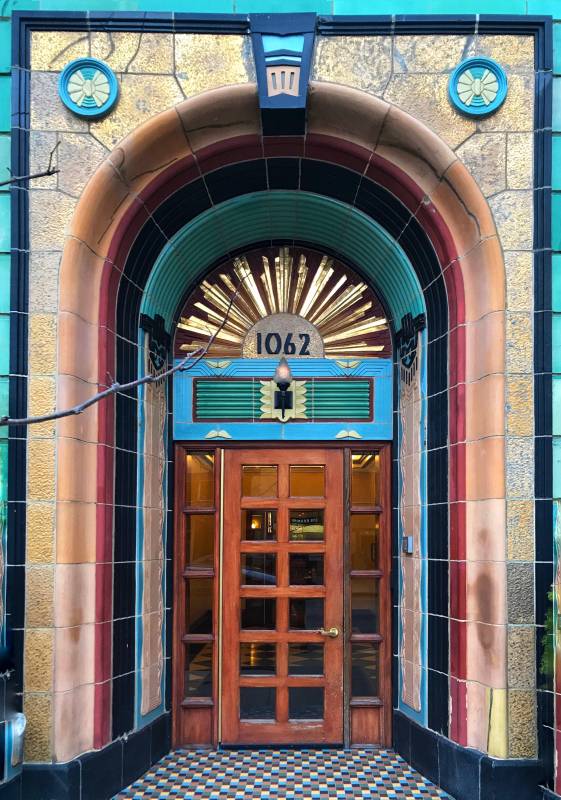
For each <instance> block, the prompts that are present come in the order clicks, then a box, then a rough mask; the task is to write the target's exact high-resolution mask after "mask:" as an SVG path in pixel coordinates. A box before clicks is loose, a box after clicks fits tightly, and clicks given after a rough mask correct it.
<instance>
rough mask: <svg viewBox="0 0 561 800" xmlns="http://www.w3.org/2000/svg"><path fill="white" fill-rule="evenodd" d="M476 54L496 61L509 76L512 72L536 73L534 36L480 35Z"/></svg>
mask: <svg viewBox="0 0 561 800" xmlns="http://www.w3.org/2000/svg"><path fill="white" fill-rule="evenodd" d="M475 54H476V55H478V56H487V57H488V58H492V59H494V60H495V61H497V62H498V63H499V64H500V65H501V67H502V68H503V69H504V70H506V71H507V72H508V73H509V74H510V73H511V72H530V73H533V72H534V37H533V36H502V35H500V36H492V35H489V34H483V35H479V36H478V37H477V44H476V47H475Z"/></svg>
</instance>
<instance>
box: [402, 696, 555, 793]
mask: <svg viewBox="0 0 561 800" xmlns="http://www.w3.org/2000/svg"><path fill="white" fill-rule="evenodd" d="M394 748H395V749H396V750H397V752H398V753H399V754H400V755H401V756H402V757H403V758H404V759H405V760H406V761H408V762H409V763H411V765H412V766H413V767H414V768H415V769H417V770H418V771H419V772H421V773H422V774H423V775H426V776H427V777H428V778H429V779H430V780H432V781H433V782H434V783H436V784H437V785H438V786H440V787H441V788H442V789H444V791H445V792H449V793H450V794H451V795H452V796H453V797H454V798H455V800H505V798H509V800H510V799H511V798H512V800H514V799H515V800H538V798H539V797H540V796H541V792H542V789H541V788H540V784H541V783H543V782H544V780H545V778H546V769H545V767H544V765H543V763H542V762H540V761H534V760H530V759H509V760H506V759H499V758H492V757H490V756H487V755H485V754H484V753H481V752H479V751H478V750H472V749H470V748H467V747H462V746H461V745H458V744H455V743H454V742H452V741H450V739H447V738H446V737H445V736H441V735H440V734H438V733H435V732H434V731H431V730H429V729H428V728H423V727H421V726H420V725H417V723H416V722H413V721H412V720H410V719H409V718H408V717H407V716H406V715H405V714H402V713H401V712H400V711H394ZM552 797H556V795H552Z"/></svg>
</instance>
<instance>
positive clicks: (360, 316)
mask: <svg viewBox="0 0 561 800" xmlns="http://www.w3.org/2000/svg"><path fill="white" fill-rule="evenodd" d="M234 292H236V297H235V299H234V302H233V303H232V302H231V298H232V294H233V293H234ZM227 312H228V318H227V320H226V323H225V324H224V326H223V328H222V329H221V330H220V331H219V332H218V329H219V328H220V326H221V325H222V324H223V320H224V317H225V316H226V313H227ZM278 313H283V314H289V315H292V316H294V317H295V322H294V323H293V325H294V326H295V328H294V330H295V331H297V329H298V322H297V320H296V318H297V317H302V318H303V319H304V320H306V322H307V324H311V325H313V326H314V327H315V330H316V331H317V334H318V335H319V339H318V341H319V342H320V343H321V342H322V341H323V347H324V349H323V351H322V352H324V353H325V356H326V357H328V358H345V357H346V356H349V355H352V356H353V357H355V358H356V357H359V356H363V357H367V356H372V357H380V356H381V355H386V356H388V357H389V356H390V355H391V340H390V335H389V330H388V324H387V320H386V319H385V315H384V311H383V308H382V306H381V304H380V302H379V301H378V299H377V298H376V296H375V295H374V293H373V292H372V290H371V289H370V288H369V287H368V285H367V284H366V283H365V282H364V281H362V280H361V279H360V278H359V277H358V276H357V275H356V274H355V273H354V272H352V270H350V269H349V268H348V267H346V266H345V265H343V264H342V263H341V262H339V261H338V260H336V259H334V258H332V257H331V256H328V255H326V254H324V253H322V254H320V253H318V252H317V251H314V250H310V249H305V248H296V247H293V246H291V247H288V246H282V247H277V248H273V247H268V248H263V249H261V250H253V251H249V252H248V253H245V254H244V255H241V256H238V257H236V258H234V259H232V260H231V261H229V262H224V263H223V264H222V265H220V266H219V267H218V268H217V269H216V270H215V271H214V272H212V273H210V274H209V275H208V276H207V277H206V278H205V279H204V280H203V281H202V282H201V284H200V286H199V288H198V289H196V290H195V291H194V292H193V294H192V295H191V297H190V298H189V299H188V301H187V303H186V304H185V307H184V308H183V310H182V313H181V316H180V321H179V323H178V326H177V339H176V349H177V350H178V351H181V352H184V351H186V350H190V349H196V348H197V347H200V346H201V345H203V344H204V343H205V342H206V341H208V337H209V336H211V335H213V334H216V338H215V340H214V342H213V344H212V347H211V349H210V355H211V356H213V357H221V356H225V357H228V358H235V357H239V356H241V355H242V353H243V352H244V351H245V347H246V345H245V344H244V342H245V343H247V341H249V340H247V335H248V332H249V331H250V330H251V329H252V328H253V326H254V325H256V324H258V323H259V322H260V320H262V319H264V318H267V317H269V316H271V315H272V314H278ZM281 333H282V330H281ZM251 352H253V351H251ZM316 352H318V351H316Z"/></svg>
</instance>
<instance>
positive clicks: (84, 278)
mask: <svg viewBox="0 0 561 800" xmlns="http://www.w3.org/2000/svg"><path fill="white" fill-rule="evenodd" d="M307 132H308V136H317V137H323V138H324V139H325V141H328V140H331V141H332V142H333V146H334V147H339V148H340V149H341V150H344V149H345V147H346V143H348V142H351V143H353V144H354V145H355V146H356V147H358V148H359V149H360V150H361V151H363V152H365V153H366V154H367V160H368V161H369V162H371V163H374V162H375V160H376V159H378V158H379V159H384V160H385V161H386V162H388V163H390V164H392V165H394V166H395V168H396V170H397V171H398V172H399V173H400V174H401V175H402V176H404V177H403V181H404V182H406V181H407V180H409V181H410V182H411V184H412V185H414V186H416V187H420V188H421V190H422V192H423V193H424V195H425V198H424V201H423V202H422V203H421V205H420V206H419V208H418V209H412V210H413V211H414V213H416V215H417V216H418V218H419V219H420V220H421V221H422V220H423V219H425V220H426V219H427V215H430V214H435V215H439V217H440V219H441V221H443V223H444V227H445V228H446V229H447V231H448V233H449V236H450V239H451V241H452V242H453V245H454V250H455V254H456V255H455V257H454V263H444V264H443V272H444V275H445V278H449V276H450V275H451V274H453V275H454V281H455V283H456V285H457V292H458V293H460V294H461V295H462V298H463V300H465V309H464V315H463V318H462V320H461V329H459V330H458V331H456V335H455V336H451V348H453V347H455V346H456V345H454V344H453V343H454V342H458V341H460V340H463V339H464V337H465V374H466V381H467V382H468V386H467V388H466V387H465V386H463V385H460V386H455V383H456V381H455V380H454V379H453V377H452V379H451V382H450V383H451V388H452V390H453V391H452V390H451V393H450V396H451V401H450V402H451V404H452V407H451V410H452V411H453V412H455V411H456V407H455V406H456V404H457V408H458V410H459V414H458V415H457V417H458V419H456V414H455V413H453V414H451V419H452V417H454V419H456V424H457V428H458V431H457V436H456V437H454V438H456V439H457V441H458V442H459V444H458V445H456V446H457V447H458V449H460V448H463V450H462V459H463V463H465V465H466V466H465V474H464V475H461V476H455V475H452V476H451V490H450V496H451V500H454V499H461V500H464V498H465V499H466V500H467V504H466V505H468V506H469V505H470V504H471V505H472V506H473V513H472V515H471V519H472V522H470V521H469V520H470V515H469V513H468V525H470V524H474V525H475V524H477V523H476V522H473V520H477V518H478V509H479V508H480V507H482V505H481V504H482V503H489V502H490V503H493V502H495V503H498V504H499V505H500V504H502V505H503V506H504V429H503V428H504V426H503V428H501V429H497V430H494V431H492V432H491V433H489V432H483V433H481V432H479V431H475V432H474V433H473V436H472V439H471V441H469V440H468V441H465V440H466V427H467V432H468V433H467V435H468V436H469V435H470V430H471V428H470V414H471V407H470V386H469V383H472V384H473V386H474V387H477V388H478V389H479V391H480V394H481V393H483V395H484V396H485V402H486V403H487V407H488V408H489V410H490V416H491V417H497V418H499V419H500V418H501V414H502V413H503V400H502V395H501V392H500V391H497V390H496V389H497V387H496V380H497V379H498V380H499V381H501V380H504V379H503V378H502V375H503V373H504V366H505V350H504V308H505V273H504V264H503V259H502V252H501V248H500V244H499V241H498V238H497V233H496V229H495V225H494V222H493V219H492V215H491V212H490V210H489V207H488V205H487V203H486V201H485V199H484V197H483V195H482V193H481V191H480V190H479V188H478V186H477V184H476V183H475V181H474V180H473V178H472V177H471V175H470V174H469V173H468V171H467V170H466V168H465V167H464V166H463V164H462V163H461V162H460V161H459V160H458V158H457V157H456V155H455V154H454V153H453V152H452V151H451V150H450V149H449V147H448V146H447V145H446V144H445V143H444V142H442V140H441V139H439V137H438V136H436V134H434V133H433V132H432V131H430V130H429V129H428V128H427V127H426V126H424V125H423V124H421V123H420V122H418V121H417V120H415V119H414V118H413V117H411V116H410V115H409V114H407V113H406V112H404V111H402V110H400V109H399V108H397V107H396V106H392V105H389V104H388V103H386V102H384V101H382V100H380V99H377V98H374V97H371V96H369V95H367V94H365V93H363V92H361V91H358V90H356V89H351V88H348V87H343V86H339V85H335V84H325V83H313V84H312V85H311V87H310V96H309V107H308V128H307ZM232 140H234V141H235V143H236V144H235V146H236V147H243V143H244V142H246V143H248V144H249V143H253V144H255V143H259V144H260V146H262V142H263V140H262V132H261V123H260V115H259V108H258V101H257V92H256V88H255V86H254V85H251V84H248V85H243V86H232V87H227V88H222V89H217V90H213V91H209V92H206V93H204V94H202V95H199V96H198V97H195V98H193V99H190V100H186V101H184V102H182V103H180V104H178V105H177V106H176V107H174V108H173V109H169V110H168V111H165V112H163V113H161V114H159V115H157V116H156V117H154V118H152V119H151V120H149V121H148V122H146V123H145V124H144V125H142V126H140V127H139V128H138V129H136V130H135V131H134V132H133V133H131V134H130V135H129V136H128V137H127V138H126V139H124V140H123V142H122V143H121V144H120V145H119V146H118V147H117V148H115V150H114V151H113V152H112V153H111V155H110V156H109V157H108V158H107V159H106V161H104V162H103V163H102V164H101V166H100V167H99V168H98V169H97V170H96V172H95V173H94V175H93V176H92V178H91V180H90V181H89V183H88V184H87V186H86V188H85V189H84V192H83V194H82V196H81V198H80V200H79V202H78V205H77V208H76V211H75V214H74V217H73V219H72V223H71V228H70V235H69V237H68V239H67V242H66V245H65V249H64V253H63V259H62V264H61V272H60V308H59V332H60V336H59V387H60V388H59V396H58V402H59V405H60V406H61V407H62V406H67V405H71V404H73V403H74V402H76V399H80V400H82V399H83V397H84V396H87V395H88V394H90V393H91V392H92V391H93V388H92V385H97V384H98V383H103V382H104V381H105V380H106V371H107V370H106V364H105V363H104V361H103V358H104V354H105V353H107V352H108V348H109V347H111V344H112V342H113V334H114V330H113V324H112V321H111V317H110V316H107V315H106V314H105V315H104V314H102V313H101V311H102V307H103V305H104V303H105V301H106V299H107V295H108V294H110V293H112V292H113V290H114V287H115V286H116V285H118V282H119V279H120V271H121V269H122V266H123V265H122V263H120V261H119V259H118V258H117V257H116V256H117V249H116V247H115V239H116V237H115V234H116V232H117V231H118V230H119V231H122V230H123V227H124V223H125V222H126V220H127V219H129V218H131V219H132V217H133V216H137V215H140V216H141V217H142V216H146V217H147V216H148V211H147V207H149V208H154V207H156V206H157V205H158V197H159V196H160V195H161V193H162V192H163V193H165V194H169V189H170V187H169V185H168V186H167V187H164V186H163V185H162V183H165V182H166V173H167V172H169V171H170V168H172V167H173V166H174V165H175V166H176V167H177V165H178V164H180V163H181V165H182V168H181V170H176V172H177V175H176V177H175V178H174V180H177V181H178V186H179V185H181V183H183V182H185V181H186V180H190V179H192V178H193V177H196V175H197V174H198V172H199V170H200V168H201V165H202V161H203V160H205V161H206V160H208V159H213V158H215V159H216V160H217V163H226V161H228V159H230V160H232V161H235V160H240V159H237V158H236V153H235V151H232V145H229V142H231V141H232ZM178 186H177V188H178ZM125 238H126V234H125ZM125 244H126V243H125ZM130 244H132V242H129V243H128V246H130ZM122 245H123V242H121V251H122ZM125 249H126V247H125ZM444 251H445V248H443V252H444ZM108 264H109V272H108V269H107V265H108ZM452 284H453V282H451V281H450V280H447V286H448V290H449V292H451V291H452ZM454 291H456V290H454ZM100 343H102V344H103V345H104V346H102V347H99V344H100ZM490 343H492V345H493V346H489V345H490ZM463 352H464V348H463V347H461V348H458V349H457V353H455V352H454V353H453V355H452V358H451V360H450V369H451V375H452V370H454V371H455V368H456V364H455V357H456V355H457V356H458V357H461V355H462V353H463ZM461 372H464V370H461ZM489 376H493V378H494V381H495V383H494V385H493V387H489V390H488V391H486V389H487V384H488V380H489ZM466 394H467V407H466V404H465V402H464V397H465V395H466ZM105 406H106V407H104V408H101V407H99V408H98V409H96V410H95V411H90V412H88V416H85V417H84V418H83V419H81V420H80V422H79V423H78V422H76V421H75V420H64V421H61V422H60V423H59V426H58V435H59V437H61V438H60V440H59V447H58V451H57V453H58V455H57V458H58V469H57V474H58V476H59V477H58V485H57V499H58V500H59V501H60V502H59V503H58V505H57V538H59V539H60V538H64V537H65V536H70V537H72V536H74V535H76V531H77V530H79V529H81V530H82V531H83V535H85V536H88V535H90V536H92V535H93V536H94V537H95V526H96V524H97V526H98V528H99V527H100V526H103V525H105V524H106V523H107V522H108V521H110V520H111V510H110V509H111V501H112V497H111V493H112V486H111V481H112V468H111V459H110V458H109V459H107V451H108V450H109V448H107V447H104V446H103V443H104V436H103V431H104V430H105V429H108V428H111V427H112V421H111V419H107V418H106V417H107V414H109V415H110V414H111V408H110V405H109V404H105ZM464 407H466V419H465V420H464V419H463V409H464ZM491 410H494V412H495V413H492V411H491ZM458 420H459V421H458ZM98 443H99V444H98ZM464 453H465V458H464V456H463V454H464ZM77 458H80V459H84V458H87V459H88V463H91V464H92V465H97V475H98V489H96V487H93V488H92V487H91V482H90V484H89V485H86V484H85V483H84V481H83V478H81V475H80V471H77V470H76V469H75V467H74V466H73V464H74V465H75V463H76V459H77ZM461 481H464V482H465V484H466V487H465V488H466V493H465V494H464V493H463V492H462V491H457V483H459V482H461ZM96 503H97V504H98V505H97V506H96V505H95V504H96ZM92 509H94V513H92ZM95 509H97V514H96V513H95ZM498 518H499V519H501V515H500V508H499V512H498ZM96 520H97V522H96ZM459 524H461V523H459ZM92 526H93V531H92ZM493 535H494V536H495V537H500V536H502V537H505V530H504V525H503V526H502V528H499V529H495V530H494V531H493ZM96 548H97V549H96V561H97V562H98V563H101V562H104V561H107V560H109V559H110V555H109V553H106V552H105V548H106V543H104V541H103V540H102V537H98V540H97V544H96ZM451 557H452V558H458V559H459V560H463V558H465V554H463V553H462V552H456V553H454V552H452V554H451ZM84 566H85V565H83V564H81V565H76V568H77V569H76V576H75V580H76V581H77V582H78V583H80V582H81V580H82V579H84V580H87V581H89V582H90V583H91V580H92V576H91V575H86V570H84ZM88 567H91V571H92V572H93V571H94V568H95V565H94V564H91V565H88ZM57 569H59V568H58V567H57ZM69 570H70V571H72V567H71V566H70V565H65V566H64V571H65V574H64V579H65V580H68V579H69ZM78 573H80V574H78ZM61 577H62V573H61ZM97 581H98V586H97V590H96V596H97V612H96V609H95V608H94V609H92V615H93V617H94V619H97V620H99V619H109V618H110V608H109V607H107V605H106V603H105V597H106V596H107V589H109V587H106V588H105V590H104V587H103V580H102V579H100V577H99V575H97ZM59 585H60V586H62V582H61V581H59V580H57V596H56V597H55V603H56V605H57V619H58V622H57V625H60V626H62V627H63V626H66V625H72V624H76V621H75V620H73V619H72V618H71V616H70V609H69V608H68V607H67V606H68V600H67V596H66V597H65V596H64V593H61V594H60V596H59V594H58V586H59ZM459 589H460V592H461V593H464V592H465V587H464V588H461V587H459ZM90 595H91V593H90ZM109 595H110V592H109ZM451 600H452V606H453V607H455V605H456V600H457V598H454V597H452V598H451ZM92 602H94V605H95V600H92ZM458 605H460V606H461V605H462V604H461V602H460V603H459V604H458ZM474 605H475V604H474ZM468 611H469V609H468ZM462 618H465V617H464V616H463V614H462ZM468 618H469V613H468ZM90 619H91V616H90ZM494 655H495V656H497V657H498V659H499V661H500V662H501V663H502V664H503V667H502V668H501V670H499V672H500V673H501V677H500V678H499V679H498V682H499V683H500V686H495V688H504V687H505V686H506V682H505V681H506V675H504V677H502V676H503V674H504V672H505V670H504V663H506V660H505V657H504V653H495V654H494ZM100 662H101V657H100ZM473 664H474V666H473V669H472V668H470V666H469V662H468V665H467V667H465V665H464V669H463V670H458V677H459V678H460V679H462V680H463V679H468V680H473V681H479V682H480V683H481V684H485V683H486V682H487V679H486V676H485V675H484V674H479V672H478V669H479V667H478V665H477V664H476V663H475V661H474V662H473ZM78 669H79V667H78ZM495 673H496V670H495ZM70 677H71V676H70ZM73 685H74V686H79V685H80V677H79V676H78V675H76V676H75V682H74V683H73ZM487 685H488V684H487ZM458 691H459V692H460V694H461V688H460V689H458ZM463 692H464V694H463V695H462V697H465V686H464V690H463ZM108 701H109V693H108V688H107V686H106V685H104V686H102V687H99V688H98V689H96V698H95V706H96V707H99V705H100V704H106V703H107V702H108ZM65 702H66V701H65V699H64V698H63V697H62V693H56V694H55V715H54V716H55V726H57V720H60V721H61V724H60V728H61V729H60V731H59V730H57V732H56V736H55V737H54V739H55V742H57V752H56V753H55V757H56V758H57V759H58V760H65V759H66V758H70V757H72V756H73V755H76V754H77V753H78V752H81V751H83V750H84V749H88V746H89V747H93V746H94V745H95V746H100V745H101V744H102V743H103V738H104V737H103V735H102V733H101V734H100V733H99V729H97V728H96V730H97V731H98V733H97V736H96V737H94V721H93V719H92V720H91V736H90V733H89V732H88V734H87V735H86V736H85V737H84V736H81V737H78V738H77V741H72V737H73V735H74V734H73V730H72V725H69V726H67V727H65V730H63V727H64V726H63V723H65V722H66V723H67V722H68V719H69V715H68V713H67V712H68V709H67V708H66V707H64V703H65ZM454 702H460V703H463V702H465V701H464V700H462V699H461V698H460V700H459V701H458V698H456V699H455V700H454ZM57 704H59V706H60V708H59V712H57V709H56V706H57ZM92 713H93V712H92ZM84 723H85V720H84V719H82V721H81V728H82V729H83V728H84ZM88 731H89V729H88ZM100 737H101V738H100ZM456 738H458V739H459V740H461V741H462V740H465V729H464V730H463V732H462V731H461V730H457V731H456Z"/></svg>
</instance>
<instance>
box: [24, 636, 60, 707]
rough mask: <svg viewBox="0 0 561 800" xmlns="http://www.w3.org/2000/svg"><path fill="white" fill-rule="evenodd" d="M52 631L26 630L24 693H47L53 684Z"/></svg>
mask: <svg viewBox="0 0 561 800" xmlns="http://www.w3.org/2000/svg"><path fill="white" fill-rule="evenodd" d="M53 645H54V630H53V629H52V628H43V629H37V630H26V632H25V644H24V655H23V658H24V691H26V692H28V691H29V692H49V691H51V689H52V682H53V652H54V651H53Z"/></svg>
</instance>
